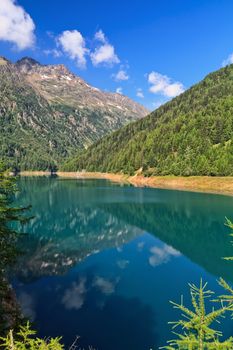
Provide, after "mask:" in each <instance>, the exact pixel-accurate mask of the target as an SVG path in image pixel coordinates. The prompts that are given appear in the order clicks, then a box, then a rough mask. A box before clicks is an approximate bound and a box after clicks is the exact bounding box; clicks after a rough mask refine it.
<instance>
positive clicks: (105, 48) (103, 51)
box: [90, 30, 120, 66]
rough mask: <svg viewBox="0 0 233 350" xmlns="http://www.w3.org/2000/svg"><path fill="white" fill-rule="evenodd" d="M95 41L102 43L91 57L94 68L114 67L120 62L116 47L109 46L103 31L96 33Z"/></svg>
mask: <svg viewBox="0 0 233 350" xmlns="http://www.w3.org/2000/svg"><path fill="white" fill-rule="evenodd" d="M94 39H95V40H97V41H99V42H100V43H101V45H99V46H98V47H97V48H95V50H94V52H92V53H91V55H90V56H91V61H92V63H93V65H94V66H98V65H100V64H106V65H113V64H116V63H119V62H120V60H119V58H118V56H117V54H116V53H115V48H114V46H113V45H111V44H109V42H108V39H107V38H106V36H105V34H104V33H103V31H102V30H99V31H98V32H97V33H95V37H94Z"/></svg>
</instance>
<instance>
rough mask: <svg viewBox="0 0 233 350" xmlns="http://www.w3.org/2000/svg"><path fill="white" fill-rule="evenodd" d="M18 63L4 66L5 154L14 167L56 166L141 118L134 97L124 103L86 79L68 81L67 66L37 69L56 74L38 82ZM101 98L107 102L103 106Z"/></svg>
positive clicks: (0, 83)
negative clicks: (94, 86)
mask: <svg viewBox="0 0 233 350" xmlns="http://www.w3.org/2000/svg"><path fill="white" fill-rule="evenodd" d="M17 67H18V65H17V64H7V65H0V115H1V118H0V158H2V159H4V161H5V162H6V163H7V165H8V166H9V167H11V168H14V169H21V170H25V169H27V170H50V169H51V168H54V167H56V166H57V165H59V164H60V163H61V162H63V161H64V160H65V158H67V157H70V156H73V155H74V154H75V153H76V152H77V150H81V149H84V148H85V147H87V146H89V145H90V144H92V143H93V142H96V141H97V140H98V139H99V138H100V137H103V136H104V135H106V134H107V133H109V132H111V131H113V130H116V129H118V128H120V127H121V126H123V125H125V124H126V123H128V122H129V121H132V120H136V119H137V118H138V115H137V113H136V111H134V109H135V107H136V106H137V104H136V103H134V102H132V101H130V100H127V99H126V101H125V102H124V103H123V102H122V98H121V97H120V98H119V99H120V102H118V101H117V97H116V96H114V95H112V94H107V93H104V92H96V90H95V91H94V90H93V89H92V88H91V87H88V85H87V84H85V83H84V82H81V80H80V79H77V80H75V81H74V82H73V83H72V84H71V85H67V84H66V83H65V80H64V79H61V75H62V74H65V75H67V74H70V73H69V72H68V71H67V70H66V69H65V68H64V71H63V72H61V71H60V72H59V66H57V67H56V66H51V67H49V66H40V65H39V67H38V71H37V70H36V67H34V69H35V72H36V73H37V74H38V75H41V74H46V75H50V79H48V80H40V79H38V80H37V81H36V82H35V80H34V78H33V74H29V76H27V75H26V74H25V72H24V73H22V71H20V70H19V69H18V68H17ZM54 73H55V74H54ZM30 79H31V80H30ZM74 79H75V78H74ZM35 83H36V84H35ZM35 86H36V88H35ZM98 100H99V101H101V100H103V102H102V105H101V106H100V103H99V102H98ZM110 102H111V107H110ZM118 104H120V105H121V107H122V108H121V109H119V108H117V107H118ZM138 107H139V106H138ZM145 111H146V110H144V113H145ZM144 113H143V114H144ZM139 116H140V113H139Z"/></svg>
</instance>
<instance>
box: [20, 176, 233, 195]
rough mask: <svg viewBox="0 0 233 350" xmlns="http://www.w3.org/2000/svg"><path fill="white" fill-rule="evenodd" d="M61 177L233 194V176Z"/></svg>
mask: <svg viewBox="0 0 233 350" xmlns="http://www.w3.org/2000/svg"><path fill="white" fill-rule="evenodd" d="M20 175H21V176H43V175H50V173H49V172H44V171H24V172H22V173H21V174H20ZM57 175H58V176H59V177H61V178H76V179H87V178H89V179H107V180H111V181H114V182H121V183H130V184H132V185H134V186H137V187H144V186H145V187H154V188H164V189H173V190H183V191H194V192H209V193H220V194H226V195H231V196H232V195H233V177H210V176H190V177H178V176H152V177H144V176H142V175H137V176H128V175H124V174H111V173H89V172H87V173H83V172H57Z"/></svg>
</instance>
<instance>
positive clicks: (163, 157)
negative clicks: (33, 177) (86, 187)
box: [63, 65, 233, 176]
mask: <svg viewBox="0 0 233 350" xmlns="http://www.w3.org/2000/svg"><path fill="white" fill-rule="evenodd" d="M63 169H64V170H68V171H71V170H81V169H85V170H88V171H102V172H124V173H129V174H134V173H135V171H137V170H138V169H142V171H143V173H144V174H145V175H168V174H173V175H187V176H188V175H219V176H222V175H223V176H227V175H233V65H229V66H226V67H224V68H222V69H220V70H218V71H216V72H214V73H211V74H209V75H208V76H207V77H206V78H205V79H204V80H203V81H201V82H200V83H199V84H197V85H195V86H193V87H191V88H190V89H189V90H187V91H186V92H184V93H183V94H181V95H180V96H178V97H176V98H174V99H173V100H172V101H170V102H168V103H166V104H164V105H163V106H161V107H160V108H158V109H157V110H155V111H154V112H153V113H151V114H150V115H149V116H148V117H146V118H144V119H141V120H139V121H137V122H134V123H131V124H129V125H127V126H125V127H123V128H121V129H120V130H118V131H116V132H114V133H113V134H111V135H110V136H107V137H104V138H103V139H102V140H100V141H99V142H97V143H96V144H94V145H93V146H91V147H90V148H88V150H86V151H85V152H83V153H82V154H81V155H79V156H77V157H76V158H73V159H71V160H70V161H69V162H67V163H66V164H65V165H64V167H63Z"/></svg>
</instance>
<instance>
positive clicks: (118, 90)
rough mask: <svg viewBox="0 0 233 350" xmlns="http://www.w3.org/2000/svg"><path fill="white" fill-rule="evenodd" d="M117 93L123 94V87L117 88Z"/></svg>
mask: <svg viewBox="0 0 233 350" xmlns="http://www.w3.org/2000/svg"><path fill="white" fill-rule="evenodd" d="M116 93H117V94H120V95H122V93H123V91H122V87H118V88H116Z"/></svg>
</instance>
